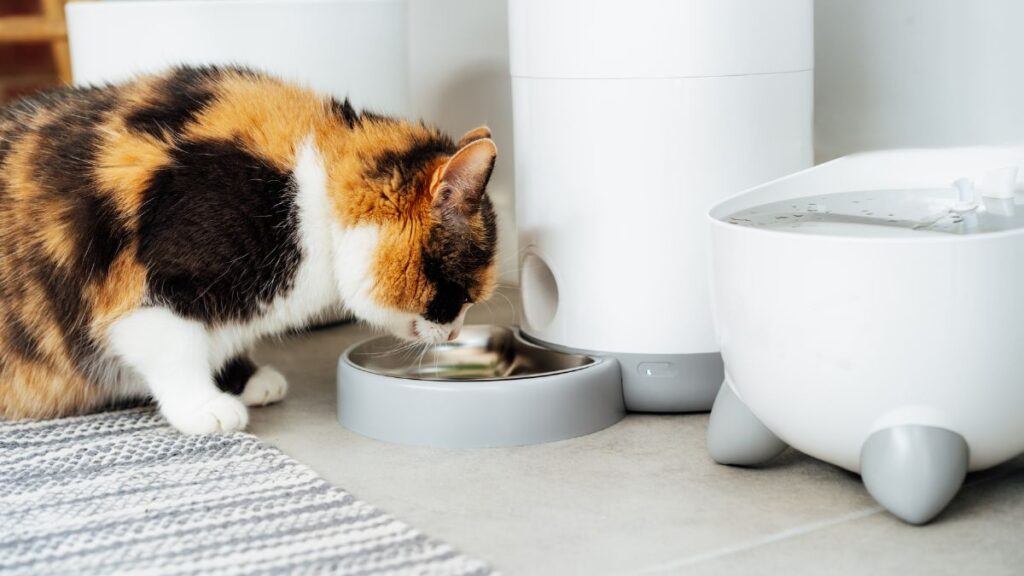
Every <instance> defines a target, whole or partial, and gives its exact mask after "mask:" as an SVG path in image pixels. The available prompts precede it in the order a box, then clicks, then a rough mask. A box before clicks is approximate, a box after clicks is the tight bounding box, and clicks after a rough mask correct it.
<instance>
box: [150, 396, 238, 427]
mask: <svg viewBox="0 0 1024 576" xmlns="http://www.w3.org/2000/svg"><path fill="white" fill-rule="evenodd" d="M160 411H161V412H162V413H163V415H164V417H165V418H167V421H168V422H170V423H171V425H172V426H174V427H175V428H177V429H178V430H180V431H182V432H184V433H185V434H210V433H214V432H234V431H236V430H241V429H243V428H245V425H246V424H248V423H249V411H248V410H247V409H246V407H245V405H244V404H242V402H241V401H239V399H238V398H235V397H234V396H232V395H230V394H225V393H223V392H221V393H218V394H216V395H215V396H212V397H211V398H210V399H208V400H206V401H205V402H201V403H198V404H191V405H189V404H179V403H174V404H164V405H163V406H161V407H160Z"/></svg>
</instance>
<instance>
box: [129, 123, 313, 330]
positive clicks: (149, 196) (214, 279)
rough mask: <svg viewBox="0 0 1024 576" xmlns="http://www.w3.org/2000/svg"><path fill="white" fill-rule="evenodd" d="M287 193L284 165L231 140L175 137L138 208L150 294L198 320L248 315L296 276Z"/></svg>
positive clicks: (292, 210)
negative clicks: (170, 152)
mask: <svg viewBox="0 0 1024 576" xmlns="http://www.w3.org/2000/svg"><path fill="white" fill-rule="evenodd" d="M294 194H295V190H294V183H293V181H292V177H291V175H290V174H285V173H281V172H279V171H277V170H276V169H275V168H274V167H273V166H271V165H270V164H268V163H267V162H266V161H264V160H262V159H260V158H257V157H256V156H253V155H252V154H249V153H248V152H246V151H244V150H242V149H241V148H240V147H239V146H238V145H236V144H235V143H233V142H221V141H200V142H188V143H183V144H181V145H180V146H179V147H177V148H176V150H175V151H174V153H173V158H172V162H171V163H170V164H169V165H168V166H166V167H164V168H162V169H161V170H159V171H157V172H156V174H155V175H154V176H153V179H152V181H151V183H150V186H149V189H148V191H147V193H146V194H145V197H144V203H143V206H144V208H143V210H142V211H141V213H140V215H139V232H138V234H139V260H140V261H141V262H142V263H143V264H144V265H145V266H146V267H147V269H148V270H149V288H150V294H151V296H152V298H153V299H154V300H155V301H157V302H162V303H165V304H167V305H168V306H170V307H171V308H172V309H174V310H175V311H176V312H178V313H179V314H182V315H183V316H186V317H189V318H195V319H197V320H201V321H207V322H216V321H225V320H248V319H250V318H252V317H253V316H254V315H255V314H256V313H257V312H259V307H260V306H261V305H263V304H267V303H269V302H270V301H271V300H272V299H273V298H274V297H275V296H277V295H279V294H282V293H285V292H287V291H288V290H289V289H290V288H291V286H292V283H293V281H294V276H295V272H296V269H297V268H298V265H299V261H300V258H301V252H300V247H299V245H298V238H297V227H298V222H297V219H298V216H297V213H296V206H295V201H294Z"/></svg>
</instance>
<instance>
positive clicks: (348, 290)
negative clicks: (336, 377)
mask: <svg viewBox="0 0 1024 576" xmlns="http://www.w3.org/2000/svg"><path fill="white" fill-rule="evenodd" d="M385 122H386V121H385ZM393 130H394V131H397V133H398V136H396V135H395V134H394V133H392V134H389V137H387V138H381V139H379V140H378V141H376V142H375V143H374V146H375V147H374V148H372V149H371V151H370V152H368V153H367V156H366V157H365V158H364V160H363V162H362V164H363V167H362V174H363V176H362V182H361V183H360V185H361V186H362V189H363V193H362V194H360V197H361V199H362V200H361V201H362V202H365V203H366V205H365V206H363V207H362V208H360V209H359V211H360V215H361V217H360V218H358V219H357V220H358V221H359V222H360V224H359V225H357V226H354V227H352V228H350V229H348V230H346V231H344V232H343V233H342V236H343V238H344V240H343V242H342V244H344V245H343V246H340V247H339V248H340V252H339V254H338V255H337V256H336V257H337V259H338V273H339V276H340V284H341V288H342V297H343V298H344V300H345V304H346V306H347V307H348V308H349V309H350V310H351V311H352V312H353V313H354V314H355V315H356V316H357V317H359V318H361V319H362V320H365V321H367V322H369V323H370V324H373V325H376V326H378V327H380V328H383V329H385V330H388V331H389V332H391V333H392V334H394V335H396V336H398V337H400V338H402V339H405V340H416V341H422V342H443V341H446V340H451V339H454V338H455V337H456V336H458V333H459V330H460V329H461V327H462V323H463V321H464V318H465V314H466V311H467V310H468V309H469V307H470V306H471V305H472V304H474V303H476V302H480V301H483V300H486V299H487V298H489V297H490V296H491V294H492V292H493V291H494V288H495V283H496V280H497V271H496V266H497V264H496V258H495V252H496V249H497V246H496V244H497V231H496V222H495V215H494V209H493V207H492V205H491V201H490V199H489V198H488V196H487V193H486V188H487V183H488V181H489V179H490V177H491V171H492V170H493V168H494V162H495V159H496V157H497V148H496V147H495V145H494V141H493V140H491V133H490V131H489V130H488V129H487V128H485V127H481V128H477V129H475V130H472V131H470V132H469V133H467V134H466V135H465V136H463V137H462V138H461V139H460V140H459V141H458V142H457V143H456V142H454V141H453V140H452V139H451V138H449V137H447V136H445V135H443V134H441V133H440V132H438V131H436V130H434V129H432V128H429V127H425V126H422V125H408V124H404V125H402V126H401V127H400V128H399V127H393ZM346 256H348V257H349V258H350V260H349V261H347V262H346Z"/></svg>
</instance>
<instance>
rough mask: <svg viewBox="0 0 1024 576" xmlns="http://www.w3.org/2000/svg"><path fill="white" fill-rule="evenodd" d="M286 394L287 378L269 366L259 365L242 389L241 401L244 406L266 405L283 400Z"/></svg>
mask: <svg viewBox="0 0 1024 576" xmlns="http://www.w3.org/2000/svg"><path fill="white" fill-rule="evenodd" d="M286 394H288V380H286V379H285V377H284V374H281V373H280V372H278V371H277V370H275V369H274V368H273V367H271V366H260V368H259V370H257V371H256V373H255V374H253V375H252V376H251V377H250V378H249V381H248V382H246V383H245V390H243V391H242V396H241V398H242V402H243V403H245V405H246V406H266V405H267V404H272V403H274V402H280V401H281V400H284V397H285V395H286Z"/></svg>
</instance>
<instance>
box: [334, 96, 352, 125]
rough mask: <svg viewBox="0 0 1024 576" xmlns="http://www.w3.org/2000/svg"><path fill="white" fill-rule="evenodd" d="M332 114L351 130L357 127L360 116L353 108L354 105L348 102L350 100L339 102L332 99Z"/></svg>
mask: <svg viewBox="0 0 1024 576" xmlns="http://www.w3.org/2000/svg"><path fill="white" fill-rule="evenodd" d="M331 113H332V114H334V115H335V116H336V117H338V118H339V119H340V120H341V121H342V122H344V123H345V126H348V127H349V128H351V127H353V126H355V123H356V122H358V121H359V114H358V113H357V112H356V110H355V108H353V107H352V103H351V102H349V101H348V98H345V99H344V100H338V99H337V98H331Z"/></svg>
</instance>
